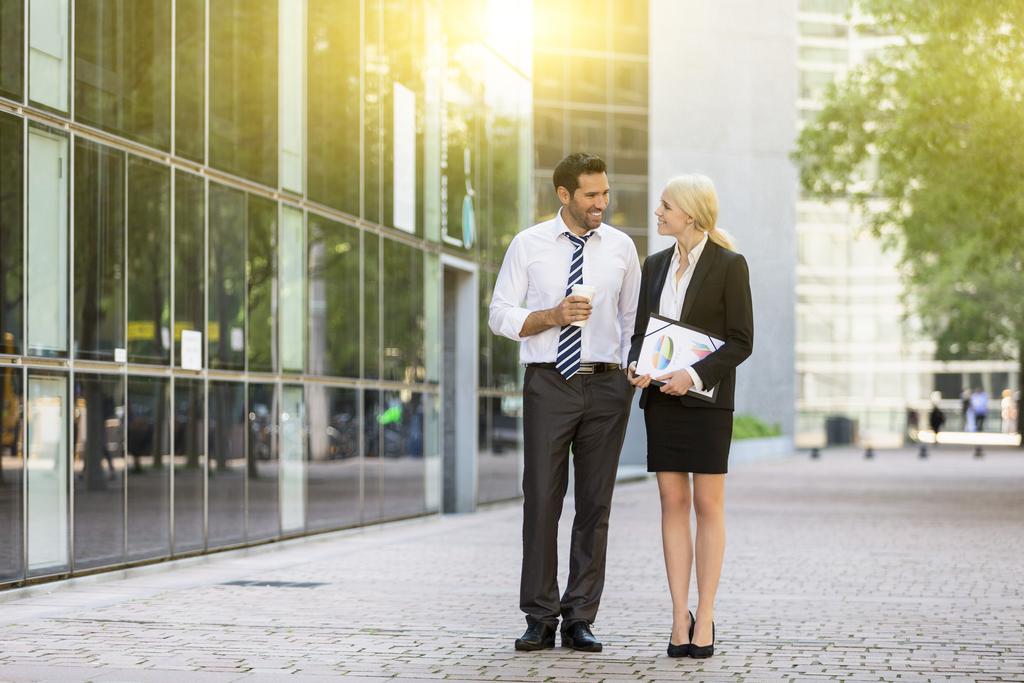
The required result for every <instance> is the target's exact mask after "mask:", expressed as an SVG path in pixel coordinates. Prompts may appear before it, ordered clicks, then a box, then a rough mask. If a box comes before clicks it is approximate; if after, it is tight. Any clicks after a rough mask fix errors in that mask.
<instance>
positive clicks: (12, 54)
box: [0, 0, 25, 100]
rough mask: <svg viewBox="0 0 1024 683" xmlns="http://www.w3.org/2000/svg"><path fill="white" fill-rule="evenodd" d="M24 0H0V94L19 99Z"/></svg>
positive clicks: (23, 31)
mask: <svg viewBox="0 0 1024 683" xmlns="http://www.w3.org/2000/svg"><path fill="white" fill-rule="evenodd" d="M24 33H25V4H24V0H0V94H2V95H6V96H7V97H12V98H14V99H16V100H20V99H21V91H22V87H21V85H22V83H21V67H22V56H23V55H22V50H23V49H24V45H25V43H24V42H23V40H24V38H23V36H24Z"/></svg>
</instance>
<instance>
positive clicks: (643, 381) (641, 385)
mask: <svg viewBox="0 0 1024 683" xmlns="http://www.w3.org/2000/svg"><path fill="white" fill-rule="evenodd" d="M626 379H628V380H629V383H630V384H632V385H633V386H634V387H636V388H637V389H646V388H647V387H648V386H649V385H650V384H651V376H650V375H642V376H640V377H637V376H636V362H633V363H630V364H629V367H628V368H626Z"/></svg>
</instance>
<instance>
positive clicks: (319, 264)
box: [308, 214, 359, 377]
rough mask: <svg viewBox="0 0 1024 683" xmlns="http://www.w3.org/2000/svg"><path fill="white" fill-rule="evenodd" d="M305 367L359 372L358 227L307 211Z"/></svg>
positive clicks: (348, 373) (349, 374)
mask: <svg viewBox="0 0 1024 683" xmlns="http://www.w3.org/2000/svg"><path fill="white" fill-rule="evenodd" d="M308 220H309V369H310V372H311V373H313V374H315V375H336V376H344V377H358V376H359V305H358V301H359V299H358V292H359V231H358V230H357V229H356V228H353V227H349V226H347V225H343V224H341V223H335V222H334V221H330V220H327V219H326V218H322V217H320V216H315V215H313V214H310V215H309V219H308Z"/></svg>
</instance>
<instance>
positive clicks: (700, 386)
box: [686, 367, 704, 391]
mask: <svg viewBox="0 0 1024 683" xmlns="http://www.w3.org/2000/svg"><path fill="white" fill-rule="evenodd" d="M686 371H687V372H688V373H690V378H691V379H692V380H693V388H694V389H696V390H697V391H704V382H702V381H700V375H698V374H697V371H696V370H694V369H693V368H692V367H689V368H686Z"/></svg>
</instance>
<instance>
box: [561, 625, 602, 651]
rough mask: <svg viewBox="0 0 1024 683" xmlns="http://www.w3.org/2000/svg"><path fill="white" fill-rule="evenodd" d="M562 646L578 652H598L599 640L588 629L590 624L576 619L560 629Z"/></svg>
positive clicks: (599, 648)
mask: <svg viewBox="0 0 1024 683" xmlns="http://www.w3.org/2000/svg"><path fill="white" fill-rule="evenodd" d="M562 647H568V648H572V649H573V650H579V651H580V652H600V651H601V641H599V640H598V639H597V638H595V637H594V634H593V632H591V630H590V624H588V623H587V622H585V621H577V622H575V623H572V624H569V625H568V626H566V627H564V628H563V629H562Z"/></svg>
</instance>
